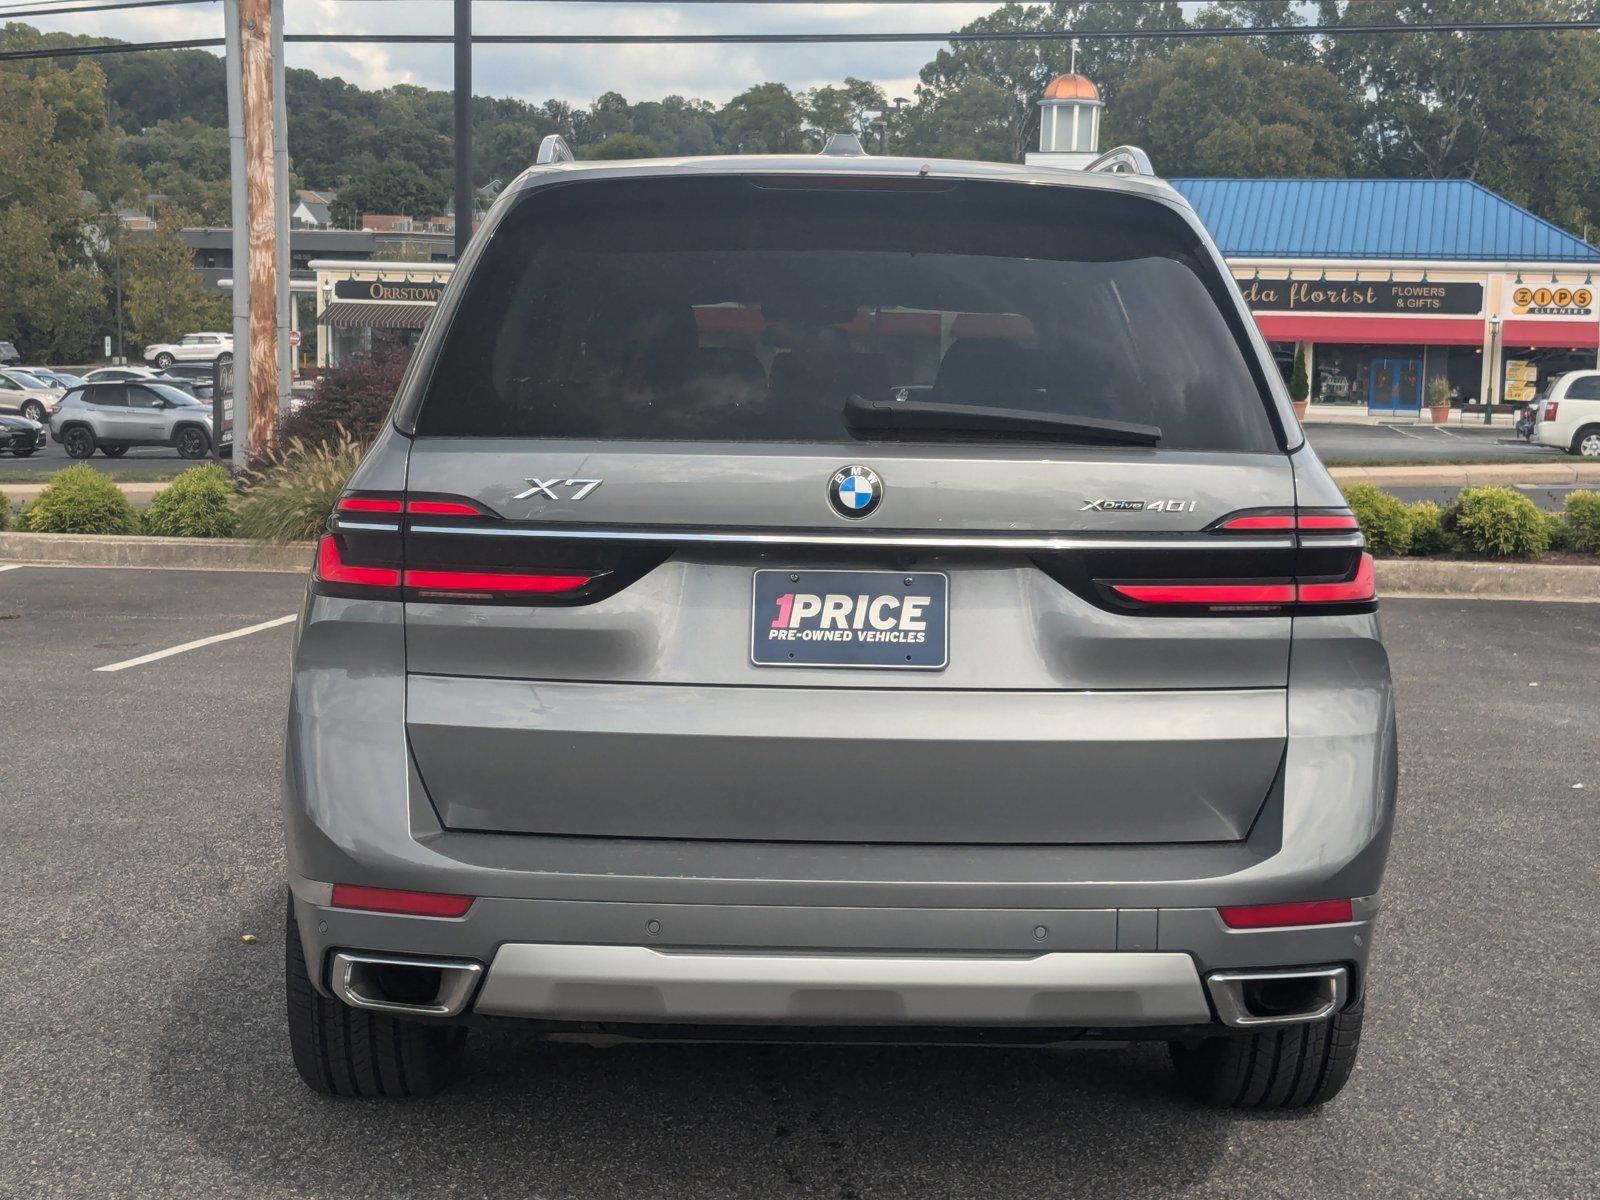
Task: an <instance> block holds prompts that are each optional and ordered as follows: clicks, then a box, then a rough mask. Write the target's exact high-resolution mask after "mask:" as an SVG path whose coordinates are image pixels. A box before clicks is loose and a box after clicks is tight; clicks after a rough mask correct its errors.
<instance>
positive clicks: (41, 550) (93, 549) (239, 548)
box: [0, 533, 312, 575]
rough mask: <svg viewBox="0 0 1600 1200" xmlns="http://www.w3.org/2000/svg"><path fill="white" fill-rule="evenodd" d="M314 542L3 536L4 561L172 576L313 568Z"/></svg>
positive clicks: (298, 571) (0, 556) (298, 572)
mask: <svg viewBox="0 0 1600 1200" xmlns="http://www.w3.org/2000/svg"><path fill="white" fill-rule="evenodd" d="M311 549H312V547H311V543H310V542H291V543H289V544H288V545H286V546H275V545H272V544H271V543H268V542H251V541H245V540H242V539H236V538H165V537H101V536H98V535H94V534H84V533H0V562H5V563H32V564H36V565H39V566H77V567H142V568H146V569H149V570H169V571H283V572H288V573H292V574H295V575H303V574H305V573H306V572H307V571H309V570H310V569H311Z"/></svg>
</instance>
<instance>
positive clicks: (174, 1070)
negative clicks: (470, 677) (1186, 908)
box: [0, 567, 1600, 1200]
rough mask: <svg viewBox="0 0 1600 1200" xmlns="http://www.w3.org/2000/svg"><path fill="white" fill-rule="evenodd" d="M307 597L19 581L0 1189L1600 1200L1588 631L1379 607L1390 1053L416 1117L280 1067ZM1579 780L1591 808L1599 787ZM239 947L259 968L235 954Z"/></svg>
mask: <svg viewBox="0 0 1600 1200" xmlns="http://www.w3.org/2000/svg"><path fill="white" fill-rule="evenodd" d="M300 592H301V580H300V579H299V578H297V577H294V576H288V575H248V574H221V573H218V574H200V573H187V572H141V571H131V570H96V569H70V568H35V567H22V568H18V569H15V570H9V571H0V664H3V669H4V672H5V680H6V689H5V691H6V697H7V703H6V705H5V709H4V711H5V713H6V721H5V724H4V726H3V728H4V732H5V738H4V744H5V749H6V754H5V766H4V768H3V770H0V813H3V816H4V828H5V834H6V836H5V837H4V838H3V839H0V897H3V901H4V904H5V910H6V912H7V913H8V920H7V921H6V923H5V926H4V932H3V933H0V946H3V947H4V954H5V960H6V964H7V968H8V969H7V970H6V971H5V972H4V973H3V976H0V980H3V982H0V995H3V997H4V1013H5V1021H4V1026H3V1030H4V1032H3V1033H0V1062H3V1064H4V1066H3V1072H0V1093H3V1095H4V1100H3V1102H0V1111H3V1112H4V1118H3V1120H0V1195H4V1196H8V1197H9V1196H18V1197H21V1196H28V1197H34V1196H74V1197H81V1196H116V1197H125V1196H127V1197H133V1196H152V1197H155V1196H160V1197H168V1196H203V1197H236V1196H237V1197H291V1196H295V1197H299V1196H340V1197H392V1196H398V1195H406V1196H485V1195H494V1196H513V1195H514V1196H539V1197H558V1196H559V1197H616V1198H624V1197H626V1198H629V1200H632V1198H638V1197H658V1196H659V1197H701V1196H724V1197H741V1198H765V1197H785V1198H787V1197H832V1198H835V1200H845V1198H864V1197H917V1198H924V1197H932V1196H937V1197H947V1196H948V1197H964V1196H982V1197H985V1198H986V1200H996V1198H999V1197H1068V1196H1070V1197H1118V1198H1123V1197H1206V1198H1208V1200H1214V1198H1216V1197H1250V1198H1252V1200H1257V1198H1260V1200H1267V1198H1277V1197H1285V1198H1288V1197H1294V1198H1301V1197H1314V1196H1335V1195H1336V1196H1342V1197H1348V1196H1362V1197H1366V1196H1383V1197H1385V1198H1393V1197H1410V1196H1427V1197H1478V1196H1481V1197H1494V1198H1495V1200H1508V1198H1516V1200H1521V1198H1528V1197H1535V1198H1540V1197H1561V1198H1566V1197H1583V1196H1593V1195H1595V1194H1597V1192H1600V1150H1597V1139H1596V1138H1595V1125H1594V1123H1595V1119H1596V1118H1595V1114H1596V1112H1600V1039H1597V1038H1596V1037H1595V1034H1594V1030H1595V1027H1596V1023H1597V1019H1600V1000H1597V997H1600V872H1597V871H1596V869H1595V854H1596V849H1597V847H1600V735H1597V729H1600V606H1597V605H1583V604H1532V603H1488V602H1472V603H1469V602H1454V601H1389V602H1386V604H1385V608H1384V622H1385V626H1386V630H1387V634H1388V637H1389V640H1390V646H1391V652H1392V654H1393V658H1394V663H1395V671H1396V677H1397V681H1398V688H1399V695H1400V702H1401V741H1402V751H1403V755H1402V760H1403V769H1402V791H1401V803H1402V812H1401V816H1400V820H1399V825H1398V830H1397V833H1396V838H1395V842H1394V849H1393V856H1392V859H1391V867H1390V877H1389V883H1388V886H1387V888H1386V894H1385V912H1384V917H1383V920H1382V923H1381V925H1380V928H1379V934H1380V936H1379V939H1378V943H1377V946H1376V948H1375V952H1374V961H1373V972H1374V979H1373V990H1372V993H1371V997H1370V1000H1369V1005H1368V1014H1369V1019H1368V1023H1367V1030H1366V1036H1365V1039H1364V1044H1363V1051H1362V1057H1361V1061H1360V1065H1359V1067H1358V1069H1357V1072H1356V1075H1355V1078H1354V1080H1353V1081H1352V1083H1351V1085H1350V1087H1349V1088H1348V1089H1347V1090H1346V1091H1345V1093H1344V1095H1343V1096H1341V1097H1340V1098H1339V1099H1338V1100H1336V1101H1334V1102H1333V1104H1332V1105H1330V1106H1328V1107H1327V1108H1326V1109H1324V1110H1322V1111H1321V1112H1319V1113H1316V1114H1313V1115H1301V1116H1283V1115H1273V1116H1251V1115H1242V1116H1241V1115H1232V1114H1225V1113H1216V1112H1211V1111H1208V1110H1203V1109H1200V1108H1197V1107H1195V1106H1194V1105H1192V1104H1191V1103H1189V1102H1187V1101H1185V1100H1184V1099H1182V1098H1180V1097H1179V1096H1178V1094H1177V1093H1176V1091H1175V1090H1174V1088H1173V1086H1172V1084H1171V1080H1170V1078H1169V1076H1168V1072H1167V1069H1166V1062H1165V1053H1164V1051H1163V1050H1162V1049H1160V1048H1157V1047H1152V1046H1143V1047H1133V1048H1129V1049H1103V1050H1095V1051H1086V1052H1077V1053H1069V1054H1054V1053H1042V1052H1028V1051H1015V1050H998V1049H996V1050H953V1049H912V1048H871V1047H857V1048H833V1047H818V1048H814V1047H796V1046H789V1047H759V1046H758V1047H726V1046H724V1047H695V1046H668V1047H648V1046H646V1047H621V1048H612V1049H591V1048H588V1047H579V1046H570V1045H543V1044H540V1043H537V1042H533V1041H530V1040H528V1039H526V1038H525V1037H523V1036H521V1035H519V1033H518V1031H517V1030H516V1029H514V1028H510V1029H495V1030H490V1031H487V1032H485V1033H482V1034H479V1035H475V1036H476V1040H475V1041H473V1042H472V1043H471V1045H470V1048H469V1051H468V1064H467V1067H468V1069H467V1072H466V1076H465V1078H464V1079H463V1080H462V1081H461V1082H460V1083H459V1084H458V1085H457V1086H456V1087H455V1088H454V1089H453V1090H451V1091H450V1092H448V1093H446V1094H445V1095H444V1096H442V1097H440V1098H439V1099H437V1100H434V1101H429V1102H425V1103H417V1104H411V1105H385V1104H369V1103H357V1102H349V1101H332V1100H326V1099H323V1098H320V1097H317V1096H314V1095H313V1094H311V1093H310V1092H308V1091H306V1090H305V1089H304V1088H303V1087H302V1086H301V1084H300V1083H299V1081H298V1079H297V1078H296V1077H295V1076H294V1073H293V1069H292V1068H291V1066H290V1064H289V1058H288V1053H287V1049H286V1045H285V1033H284V1019H283V1015H282V993H281V981H280V971H281V962H282V951H283V945H282V930H281V920H282V907H283V899H282V891H281V883H280V862H281V842H280V838H279V833H278V813H277V784H278V774H279V754H280V724H281V713H282V707H283V701H284V694H285V687H286V682H287V653H288V648H289V643H290V637H291V633H290V628H289V625H288V624H287V623H283V624H278V625H270V626H268V627H266V628H262V629H260V630H258V631H257V632H253V633H248V634H245V635H242V636H238V637H232V638H227V639H224V640H216V641H211V642H209V643H208V644H205V645H201V646H198V647H196V648H194V649H191V650H187V651H184V652H182V653H178V654H174V655H169V656H166V657H158V658H154V659H151V660H150V661H145V662H142V663H139V664H138V665H130V666H124V667H122V669H119V670H115V671H101V670H97V668H102V667H107V666H114V665H118V664H123V663H129V662H131V661H133V660H138V659H143V658H145V657H146V656H149V655H154V654H158V653H160V652H162V651H165V650H168V649H170V648H172V647H175V646H179V645H182V644H186V643H189V642H193V641H197V640H202V639H209V638H213V637H216V635H220V634H225V633H229V632H232V631H236V630H239V629H243V628H249V627H252V626H258V625H266V624H267V623H268V622H273V621H277V620H279V619H280V618H283V617H285V616H288V615H289V614H292V613H294V612H295V610H296V608H297V606H298V604H299V600H300ZM1580 784H1581V785H1582V787H1581V788H1580V787H1579V786H1578V785H1580ZM246 934H251V935H254V937H255V939H256V940H255V941H254V942H253V943H247V942H246V941H245V940H243V936H244V935H246Z"/></svg>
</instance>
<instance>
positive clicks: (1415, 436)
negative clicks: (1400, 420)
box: [1378, 425, 1422, 442]
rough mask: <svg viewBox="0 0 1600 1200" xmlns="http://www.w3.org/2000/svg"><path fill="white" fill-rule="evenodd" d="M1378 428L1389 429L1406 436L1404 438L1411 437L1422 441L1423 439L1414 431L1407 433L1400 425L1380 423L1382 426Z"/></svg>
mask: <svg viewBox="0 0 1600 1200" xmlns="http://www.w3.org/2000/svg"><path fill="white" fill-rule="evenodd" d="M1378 428H1379V429H1387V430H1388V431H1389V432H1390V433H1397V434H1399V435H1400V436H1401V437H1404V438H1410V439H1411V440H1412V441H1413V442H1420V441H1421V440H1422V439H1421V438H1420V437H1418V436H1417V435H1416V434H1414V433H1407V432H1406V431H1405V430H1404V429H1401V428H1400V427H1399V426H1398V425H1380V426H1378Z"/></svg>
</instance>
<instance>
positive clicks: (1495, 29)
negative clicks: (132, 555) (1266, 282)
mask: <svg viewBox="0 0 1600 1200" xmlns="http://www.w3.org/2000/svg"><path fill="white" fill-rule="evenodd" d="M146 2H148V0H146ZM163 2H170V0H163ZM181 2H185V3H193V2H198V0H181ZM1594 29H1600V19H1590V18H1579V19H1573V20H1566V21H1555V20H1549V21H1429V22H1414V23H1412V24H1407V25H1241V26H1234V27H1226V26H1219V27H1201V28H1193V27H1187V26H1185V27H1178V28H1164V29H1081V30H1075V29H1062V30H1053V29H1052V30H1036V31H1016V30H986V31H981V32H961V31H959V30H958V31H954V32H947V33H618V34H603V33H548V34H522V33H480V34H474V35H473V38H472V41H473V44H474V45H482V46H652V45H653V46H719V45H756V46H783V45H819V44H828V45H834V44H841V43H867V44H870V43H880V44H881V43H891V42H892V43H906V42H939V43H943V42H949V43H956V44H960V43H977V42H1069V41H1084V42H1095V41H1113V40H1128V41H1150V40H1157V39H1160V38H1180V39H1188V40H1201V39H1207V38H1244V37H1311V36H1325V37H1350V36H1364V35H1382V36H1399V35H1402V34H1427V33H1466V34H1471V33H1481V34H1500V33H1559V32H1563V31H1568V30H1572V31H1577V30H1594ZM283 40H284V41H285V42H291V43H299V44H307V43H310V44H317V45H356V44H364V45H373V44H377V45H396V46H426V45H450V44H451V43H452V42H454V40H455V39H454V37H452V35H450V34H448V33H289V34H285V35H284V39H283ZM220 45H222V39H221V38H193V39H188V40H185V41H170V42H112V43H103V44H97V45H79V46H68V47H62V48H60V49H54V50H6V51H0V62H20V61H26V60H29V59H43V58H77V57H82V56H86V55H102V54H133V53H137V52H140V51H144V50H187V49H199V48H203V47H209V46H220Z"/></svg>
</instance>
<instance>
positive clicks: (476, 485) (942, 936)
mask: <svg viewBox="0 0 1600 1200" xmlns="http://www.w3.org/2000/svg"><path fill="white" fill-rule="evenodd" d="M1147 165H1148V164H1147V160H1145V158H1144V156H1143V155H1142V154H1141V153H1139V152H1137V151H1132V150H1128V149H1124V150H1121V151H1113V152H1112V153H1111V154H1108V155H1106V156H1104V157H1103V158H1102V159H1101V160H1099V161H1098V162H1097V163H1096V164H1095V165H1094V166H1093V167H1091V168H1089V169H1087V170H1082V171H1079V170H1065V169H1059V168H1050V167H1039V166H1021V165H1001V164H993V163H970V162H942V161H931V162H930V161H928V160H924V159H892V158H891V159H879V158H869V157H866V156H864V155H861V154H860V153H859V152H856V153H847V154H842V155H841V154H837V153H830V154H824V155H821V156H816V157H800V156H794V157H759V156H741V157H729V158H710V159H700V160H690V161H687V162H681V161H679V162H635V163H623V162H614V163H593V164H589V163H585V164H578V163H571V162H559V163H552V164H551V165H548V166H541V167H536V168H534V169H533V170H531V171H529V172H527V173H525V174H524V175H523V176H522V177H520V178H519V179H518V180H517V182H516V183H514V184H513V185H512V186H511V187H509V188H507V189H506V190H505V192H504V193H502V195H501V197H500V198H499V200H498V201H497V202H496V203H495V205H494V208H493V210H492V211H491V212H490V214H489V215H488V217H487V219H486V221H485V223H484V226H483V228H482V229H480V231H479V232H478V234H477V235H476V237H475V238H474V240H473V243H472V246H471V248H470V249H469V251H468V252H467V255H466V257H465V259H464V261H463V263H462V266H461V269H460V270H458V272H457V274H456V276H455V278H454V279H453V280H452V281H451V282H450V285H449V287H448V288H447V289H446V293H445V296H444V298H443V300H442V302H441V304H440V307H439V309H438V311H437V312H436V314H435V315H434V318H433V320H432V321H431V322H430V323H429V326H428V329H427V331H426V332H425V334H424V335H423V338H422V341H421V344H420V345H419V347H418V351H417V354H418V358H417V361H416V362H415V363H414V364H413V369H412V370H411V371H410V373H409V374H408V375H407V382H406V383H405V384H404V385H403V386H402V389H401V392H400V395H399V397H398V399H397V403H396V406H395V410H394V413H393V418H392V421H391V422H390V423H389V424H388V426H387V427H386V428H385V430H384V431H383V432H382V433H381V434H380V436H379V437H378V439H377V442H376V443H375V445H374V446H373V448H372V449H371V451H370V452H369V453H368V455H367V457H366V459H365V461H364V462H363V463H362V464H361V466H360V467H359V469H358V470H357V471H356V472H355V474H354V475H353V477H352V478H351V479H350V481H349V484H348V486H347V491H346V492H345V493H344V495H343V497H342V498H341V499H340V500H339V501H338V504H337V507H336V511H335V512H334V513H333V514H332V516H331V517H330V520H329V524H328V528H327V532H326V535H325V536H323V537H322V538H321V541H320V543H319V546H318V550H317V554H316V561H315V566H314V571H313V574H312V578H311V583H310V596H309V598H308V600H307V603H306V605H305V607H304V608H303V610H302V612H301V619H300V624H299V627H298V635H297V644H296V650H295V661H294V672H293V679H292V687H291V694H290V708H289V720H288V747H287V766H286V770H285V773H284V811H285V814H286V821H287V831H288V838H287V841H288V849H289V871H290V875H289V887H290V891H291V893H292V896H291V902H290V906H289V918H288V920H289V925H288V929H289V936H288V939H287V948H288V961H287V994H288V1012H289V1037H290V1044H291V1048H292V1051H293V1056H294V1061H295V1064H296V1066H297V1068H298V1069H299V1071H300V1073H301V1075H302V1077H303V1078H304V1079H305V1081H306V1082H307V1083H308V1084H309V1085H310V1086H311V1087H313V1088H315V1089H317V1090H319V1091H323V1092H329V1093H337V1094H344V1095H361V1096H389V1097H394V1096H405V1095H416V1094H421V1093H427V1092H431V1091H433V1090H436V1089H437V1088H439V1087H441V1086H442V1085H443V1084H444V1083H445V1082H446V1081H447V1080H448V1079H449V1078H450V1075H451V1074H452V1072H453V1071H455V1069H456V1067H457V1065H458V1063H459V1062H460V1058H461V1048H462V1042H463V1038H464V1037H465V1036H466V1030H467V1028H468V1027H469V1026H470V1025H471V1024H472V1023H473V1022H475V1021H478V1020H480V1019H485V1018H520V1019H524V1020H526V1021H527V1022H529V1025H528V1028H529V1029H530V1030H533V1031H536V1032H539V1033H544V1034H551V1033H557V1034H562V1035H567V1036H591V1037H618V1036H622V1037H629V1036H632V1037H641V1038H670V1037H682V1038H697V1037H706V1036H710V1037H753V1038H763V1037H771V1036H774V1030H775V1029H779V1030H781V1032H779V1033H777V1034H776V1036H786V1037H793V1036H797V1035H798V1034H800V1033H802V1032H803V1033H804V1034H806V1035H808V1036H816V1037H840V1038H859V1037H869V1038H870V1037H880V1036H888V1037H894V1038H897V1039H901V1040H904V1039H906V1038H913V1037H921V1038H928V1039H955V1040H965V1039H970V1040H982V1041H985V1042H996V1041H1005V1040H1008V1039H1011V1040H1015V1041H1018V1042H1026V1043H1037V1042H1050V1043H1059V1042H1066V1041H1073V1040H1077V1041H1087V1042H1108V1041H1109V1042H1117V1041H1123V1040H1127V1039H1132V1038H1145V1039H1158V1040H1161V1041H1164V1042H1167V1043H1169V1044H1170V1046H1171V1055H1172V1058H1173V1061H1174V1063H1175V1064H1176V1068H1177V1071H1178V1075H1179V1078H1180V1079H1181V1080H1182V1082H1183V1083H1184V1085H1185V1086H1186V1087H1187V1088H1188V1089H1189V1090H1190V1091H1191V1092H1192V1093H1193V1094H1194V1095H1196V1096H1198V1097H1200V1098H1201V1099H1202V1100H1204V1101H1205V1102H1208V1103H1212V1104H1217V1105H1230V1106H1245V1107H1302V1106H1306V1105H1315V1104H1320V1103H1322V1102H1323V1101H1325V1100H1327V1099H1329V1098H1330V1097H1331V1096H1333V1095H1334V1094H1336V1093H1337V1092H1338V1091H1339V1089H1340V1088H1341V1087H1342V1086H1343V1085H1344V1083H1345V1081H1346V1079H1347V1078H1348V1077H1349V1075H1350V1071H1351V1067H1352V1065H1353V1062H1354V1059H1355V1053H1356V1045H1357V1041H1358V1039H1359V1036H1360V1030H1361V1024H1362V1012H1363V998H1364V995H1365V992H1366V989H1367V961H1368V953H1369V950H1370V948H1371V944H1372V935H1373V927H1374V921H1375V918H1376V915H1377V911H1378V892H1379V886H1380V883H1381V880H1382V875H1383V868H1384V860H1385V857H1386V854H1387V849H1388V842H1389V831H1390V823H1391V814H1392V809H1393V804H1394V797H1395V782H1396V752H1395V714H1394V702H1393V698H1392V694H1391V688H1390V680H1389V667H1388V659H1387V657H1386V656H1385V653H1384V648H1383V644H1382V642H1381V640H1380V637H1379V630H1378V618H1377V614H1376V608H1377V599H1376V595H1375V592H1374V587H1373V566H1372V559H1371V557H1370V556H1369V555H1367V554H1366V553H1365V552H1364V544H1363V541H1362V537H1361V534H1360V532H1359V529H1358V527H1357V523H1356V520H1355V518H1354V517H1353V516H1352V515H1351V513H1350V511H1349V509H1348V508H1347V507H1346V506H1345V503H1344V499H1343V497H1342V496H1341V494H1340V492H1339V489H1338V488H1337V487H1336V486H1335V484H1334V482H1333V480H1332V479H1331V478H1330V476H1329V474H1328V472H1327V471H1326V470H1325V469H1324V468H1323V466H1322V464H1321V463H1320V462H1319V461H1318V460H1317V457H1316V455H1315V454H1314V453H1313V452H1312V450H1311V448H1310V446H1309V445H1307V443H1306V440H1305V437H1304V435H1303V433H1302V431H1301V429H1300V426H1299V424H1298V423H1297V422H1296V421H1295V419H1294V414H1293V410H1292V408H1291V406H1290V404H1289V400H1288V397H1287V395H1286V394H1285V391H1284V387H1283V383H1282V379H1281V378H1280V376H1279V374H1278V372H1277V371H1276V369H1275V368H1274V366H1273V360H1272V356H1271V354H1270V352H1269V349H1268V347H1267V345H1266V344H1265V343H1264V342H1263V341H1262V339H1261V336H1260V334H1259V333H1258V332H1257V330H1256V326H1255V323H1254V322H1253V321H1252V320H1251V317H1250V313H1249V312H1248V311H1247V309H1246V308H1245V306H1244V303H1243V301H1242V299H1241V297H1240V294H1239V291H1238V289H1237V288H1236V287H1235V286H1234V285H1233V283H1232V281H1231V280H1230V278H1229V275H1228V272H1227V269H1226V267H1225V266H1224V264H1223V262H1222V260H1221V258H1220V256H1219V255H1218V253H1217V250H1216V248H1215V246H1214V245H1213V244H1212V242H1211V240H1210V238H1209V237H1208V236H1207V234H1206V231H1205V229H1204V228H1203V226H1202V225H1201V223H1200V221H1199V220H1198V219H1197V217H1196V216H1195V213H1194V212H1193V210H1192V209H1191V208H1190V207H1189V205H1188V204H1187V203H1186V202H1185V201H1184V200H1183V198H1182V197H1181V196H1179V195H1178V193H1177V192H1176V191H1174V190H1173V189H1172V188H1170V187H1168V186H1167V185H1165V184H1164V183H1162V182H1161V181H1159V180H1157V179H1154V178H1152V177H1151V176H1150V175H1149V174H1148V171H1147ZM1291 649H1292V653H1291ZM885 1027H891V1031H890V1032H887V1033H885V1032H884V1031H885Z"/></svg>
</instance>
